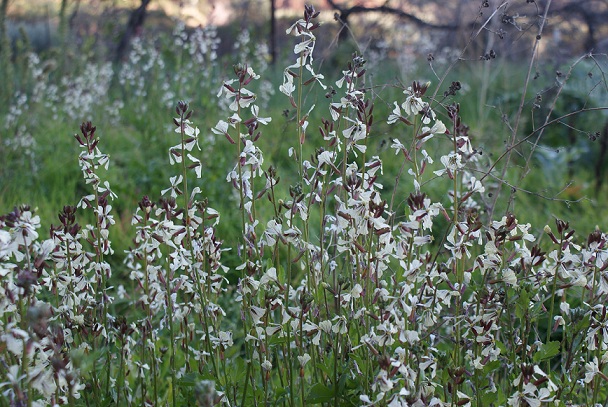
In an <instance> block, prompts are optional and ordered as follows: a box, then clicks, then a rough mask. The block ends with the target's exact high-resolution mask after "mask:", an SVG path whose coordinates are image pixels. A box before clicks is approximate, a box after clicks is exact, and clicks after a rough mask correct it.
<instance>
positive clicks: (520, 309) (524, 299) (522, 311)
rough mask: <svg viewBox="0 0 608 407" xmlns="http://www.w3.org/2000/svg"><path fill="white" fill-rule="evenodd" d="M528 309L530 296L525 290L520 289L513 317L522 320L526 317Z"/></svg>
mask: <svg viewBox="0 0 608 407" xmlns="http://www.w3.org/2000/svg"><path fill="white" fill-rule="evenodd" d="M529 309H530V294H529V293H528V291H527V290H526V289H525V288H522V290H521V292H520V293H519V298H518V299H517V304H515V315H516V316H517V318H519V319H520V320H523V319H524V318H525V317H526V316H527V315H528V310H529Z"/></svg>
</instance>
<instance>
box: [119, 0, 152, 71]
mask: <svg viewBox="0 0 608 407" xmlns="http://www.w3.org/2000/svg"><path fill="white" fill-rule="evenodd" d="M150 1H151V0H141V4H140V6H139V7H138V8H136V9H135V10H133V11H132V12H131V15H130V16H129V21H128V22H127V27H126V29H125V33H124V34H123V36H122V38H121V39H120V42H119V43H118V47H117V48H116V60H117V61H120V60H121V59H123V57H124V56H125V54H126V52H127V50H128V48H129V44H130V43H131V38H132V37H133V35H134V34H135V33H136V32H137V30H138V29H139V28H140V27H141V26H143V25H144V21H145V19H146V9H147V8H148V5H149V4H150Z"/></svg>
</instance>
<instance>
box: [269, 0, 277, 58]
mask: <svg viewBox="0 0 608 407" xmlns="http://www.w3.org/2000/svg"><path fill="white" fill-rule="evenodd" d="M276 9H277V0H270V63H271V64H272V65H274V63H275V62H276V60H277V43H276V36H277V35H276V29H277V18H276V15H275V12H276Z"/></svg>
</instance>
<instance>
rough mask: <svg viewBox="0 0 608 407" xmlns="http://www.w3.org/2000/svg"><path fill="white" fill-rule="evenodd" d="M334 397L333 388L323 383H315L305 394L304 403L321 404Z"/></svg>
mask: <svg viewBox="0 0 608 407" xmlns="http://www.w3.org/2000/svg"><path fill="white" fill-rule="evenodd" d="M333 398H334V391H333V389H331V388H329V387H327V386H326V385H324V384H321V383H317V384H315V385H314V386H312V387H311V389H310V391H309V392H308V396H306V403H310V404H321V403H328V402H330V401H331V400H333Z"/></svg>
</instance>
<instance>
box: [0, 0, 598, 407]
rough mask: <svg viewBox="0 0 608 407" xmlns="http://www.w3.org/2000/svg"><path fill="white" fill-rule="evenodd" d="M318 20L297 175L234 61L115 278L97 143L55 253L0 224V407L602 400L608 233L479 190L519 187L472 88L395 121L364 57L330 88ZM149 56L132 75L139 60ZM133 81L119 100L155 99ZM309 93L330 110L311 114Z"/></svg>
mask: <svg viewBox="0 0 608 407" xmlns="http://www.w3.org/2000/svg"><path fill="white" fill-rule="evenodd" d="M501 7H502V6H501ZM495 14H496V13H494V14H492V17H490V18H493V16H494V15H495ZM318 16H319V13H318V12H317V11H316V10H315V9H314V8H313V7H311V6H306V8H305V11H304V16H303V18H302V19H300V20H298V21H297V22H296V23H295V24H294V25H293V26H291V27H290V28H289V29H288V30H287V34H293V35H295V36H296V37H297V40H298V42H297V43H296V44H295V46H294V54H295V55H296V61H295V62H294V63H292V64H290V65H288V66H287V68H285V69H284V70H283V75H282V83H281V84H280V85H279V91H280V92H281V93H283V94H284V95H285V96H287V99H286V100H287V102H288V106H289V107H290V108H288V109H287V116H288V119H289V118H293V119H294V120H288V121H287V126H286V127H285V128H284V133H285V134H284V136H285V137H286V138H287V139H288V140H289V145H288V147H287V148H286V149H285V151H282V153H283V154H285V155H286V156H288V157H290V161H289V162H290V163H291V164H292V165H293V168H278V167H277V166H275V165H271V164H268V162H269V161H272V160H274V159H275V158H274V157H272V159H268V158H267V157H265V155H264V151H263V147H264V146H265V145H268V142H266V140H265V137H266V135H267V134H268V133H270V130H271V126H274V125H275V123H276V122H277V121H279V120H280V118H279V117H272V116H271V115H270V113H266V112H265V107H264V106H263V105H261V104H260V103H259V100H260V98H259V97H258V95H257V94H256V92H255V89H256V87H255V85H256V83H258V81H260V80H262V78H261V75H260V74H259V73H257V71H256V69H255V67H254V66H253V64H249V63H248V62H247V61H239V62H238V63H236V64H235V65H234V66H233V70H232V73H231V75H233V76H232V77H231V78H227V79H225V80H224V81H223V82H222V83H221V86H220V90H219V92H218V93H217V97H218V99H219V100H218V105H219V106H220V108H221V109H222V111H223V113H222V115H223V116H222V117H221V118H219V119H218V117H213V123H214V124H213V125H211V126H209V127H210V128H209V129H206V128H203V129H199V128H198V127H197V126H196V125H195V124H194V122H195V121H198V120H199V117H200V115H199V113H197V112H193V110H192V109H191V105H190V104H189V103H187V102H184V101H180V102H178V103H177V105H176V106H175V111H174V113H175V114H174V117H173V121H172V130H171V131H170V132H167V134H166V137H167V139H169V140H170V142H169V143H168V144H167V145H168V147H167V150H166V152H165V154H166V155H165V158H168V160H167V162H166V163H165V165H166V167H167V168H168V169H169V170H168V173H169V174H170V175H168V176H167V177H166V179H165V183H166V184H165V186H164V187H163V188H159V190H158V191H156V193H158V194H159V196H158V199H153V198H150V196H149V195H146V196H143V197H142V198H141V199H140V201H139V202H138V204H137V208H135V213H134V214H133V216H132V217H131V225H132V227H133V231H134V236H133V239H132V241H131V245H130V247H129V249H128V250H126V252H125V253H120V254H121V255H123V257H122V259H124V260H123V262H122V263H118V262H114V261H113V260H114V259H115V258H116V257H117V253H114V246H113V245H112V241H111V237H112V236H113V235H112V233H114V231H113V230H114V228H115V226H114V225H115V224H116V221H117V220H116V219H115V218H114V216H115V215H114V213H115V210H114V208H113V202H114V200H117V198H118V197H117V196H116V194H115V193H114V192H113V191H112V189H111V187H110V183H109V181H108V180H106V179H105V178H104V175H105V170H106V169H107V168H108V166H109V162H110V157H109V156H108V155H107V154H105V153H103V152H102V150H101V147H100V145H102V141H103V140H102V139H101V138H99V137H98V136H97V133H96V132H97V128H96V127H94V126H93V125H92V124H91V123H90V122H84V123H83V124H82V126H81V128H80V134H78V135H76V140H77V142H78V144H79V147H80V148H81V153H80V155H79V157H78V165H79V166H80V169H81V172H82V177H83V181H84V187H86V188H87V192H86V194H85V195H84V196H83V197H82V198H81V199H80V201H79V202H78V203H77V204H76V205H73V206H71V205H66V206H64V207H63V209H62V210H61V212H60V213H59V216H58V219H59V222H60V223H59V225H57V226H53V227H52V228H51V231H50V237H49V238H48V239H46V240H43V239H42V238H41V233H40V231H39V230H40V228H41V227H40V219H39V218H38V217H37V215H36V214H35V211H34V210H33V209H32V208H30V207H27V206H21V207H18V208H15V209H14V210H13V211H12V212H10V213H8V214H6V215H3V216H1V217H0V365H2V367H3V369H0V392H1V393H2V396H3V399H2V400H0V405H28V406H29V405H35V406H37V405H56V404H57V405H92V404H99V403H101V404H103V405H105V404H107V405H109V404H115V405H129V406H130V405H143V406H154V405H161V404H162V405H172V406H178V405H204V406H210V405H230V406H247V405H288V406H296V405H304V404H321V405H325V406H329V405H333V406H338V405H360V406H391V407H393V406H448V405H449V406H478V407H480V406H489V405H496V406H514V407H515V406H522V407H523V406H542V405H556V406H562V405H563V406H565V405H573V404H579V405H601V402H602V401H603V400H605V399H606V398H607V397H608V393H607V391H606V388H607V386H606V383H605V382H606V381H608V366H607V365H608V313H607V311H606V302H607V301H606V300H607V295H608V271H607V270H608V247H607V246H606V234H605V233H604V232H602V231H601V230H600V229H599V228H598V229H596V230H594V231H593V232H592V233H591V234H589V236H588V237H587V239H586V240H583V241H580V239H579V238H578V236H577V235H576V233H575V232H574V230H572V228H571V226H570V224H569V223H568V222H567V221H565V220H560V219H558V220H556V221H555V224H554V225H550V226H544V227H540V228H539V227H536V228H535V227H533V226H532V225H531V224H528V223H525V222H522V221H520V220H518V218H517V216H516V214H514V213H511V212H506V213H504V214H501V215H500V216H496V217H494V216H492V217H488V214H490V213H498V212H497V211H496V212H495V210H496V208H495V207H489V205H491V202H488V201H487V200H486V195H485V192H486V188H487V187H488V185H487V184H488V183H486V182H485V180H486V179H488V178H492V177H493V176H494V177H496V178H498V181H501V180H503V178H501V175H500V174H497V173H496V171H495V170H494V169H495V168H496V166H495V165H492V166H491V167H490V169H489V170H488V169H487V167H484V165H485V163H484V162H482V157H481V156H480V154H479V152H478V150H477V147H476V140H475V137H474V131H473V130H471V129H470V128H469V126H468V125H467V124H466V123H465V120H466V118H465V114H464V109H462V108H461V106H460V105H459V103H458V95H459V91H460V90H461V88H462V86H461V83H460V82H458V81H454V82H452V83H451V84H450V85H448V88H447V89H445V90H444V92H443V98H438V97H437V95H439V94H441V91H440V89H439V87H438V88H437V89H436V90H435V91H432V88H431V87H432V86H433V84H432V83H431V82H426V81H412V82H411V84H409V85H408V86H401V87H400V92H399V94H398V96H397V98H396V100H386V99H384V98H382V97H381V96H380V95H379V94H378V93H377V92H376V90H377V88H376V87H373V86H370V85H369V82H368V81H367V74H368V72H367V61H366V59H365V57H364V56H363V55H360V54H359V53H353V54H352V57H351V59H350V61H348V62H347V63H346V64H345V67H344V69H343V70H341V73H340V74H339V76H338V79H337V81H335V82H334V83H333V84H331V85H330V84H329V82H328V81H326V79H325V76H324V75H322V74H320V73H318V72H317V70H318V68H317V66H316V64H315V59H314V58H313V54H314V49H315V42H316V36H315V31H316V29H317V28H318V27H319V23H318V22H317V18H318ZM192 35H193V36H203V37H205V38H207V40H205V41H202V40H200V41H201V42H197V44H198V46H199V48H200V49H199V48H196V46H194V45H193V47H195V48H196V50H195V51H193V49H194V48H192V49H190V48H187V47H186V44H187V40H188V35H187V33H186V32H185V31H184V29H183V28H179V29H178V30H177V31H176V33H175V38H174V40H175V41H179V46H180V47H182V48H183V47H186V49H190V51H189V52H190V54H191V56H192V57H193V58H194V60H197V61H199V62H201V63H202V62H205V61H206V62H207V63H210V64H211V62H212V61H213V60H215V54H214V52H215V48H214V47H215V46H216V45H214V44H216V43H215V41H214V40H210V39H209V38H214V35H213V34H212V33H210V32H207V33H206V34H205V35H203V34H202V32H200V31H196V32H195V33H194V34H192ZM197 41H199V40H197ZM207 41H208V42H207ZM240 41H241V42H243V43H245V42H247V41H248V38H247V37H246V36H244V35H243V36H241V37H240ZM203 44H206V46H208V47H207V48H204V49H203V48H202V45H203ZM140 45H141V44H136V46H135V50H134V54H133V55H132V56H131V59H130V62H128V63H127V64H126V65H125V67H127V68H125V69H134V67H135V66H137V65H138V64H137V58H140V57H141V58H143V53H144V48H143V47H141V48H140ZM139 53H142V55H139ZM184 55H185V54H184ZM203 55H204V56H205V57H203ZM241 55H243V56H244V55H246V54H245V53H243V54H241ZM148 57H149V58H150V59H149V63H148V64H147V66H148V68H146V69H144V71H145V72H146V73H150V71H149V70H151V71H154V70H158V71H159V72H160V71H162V70H163V69H166V66H167V65H166V64H164V63H162V62H160V61H162V58H161V56H160V54H159V53H156V51H154V52H153V53H152V54H151V55H149V56H148ZM197 58H202V59H200V60H199V59H197ZM183 63H184V64H185V65H187V64H188V63H189V62H188V61H183ZM150 75H153V73H150ZM137 77H138V76H137V75H133V72H129V71H124V72H122V73H121V74H120V76H119V78H118V80H119V81H122V82H121V83H124V84H128V85H129V86H132V87H133V88H132V89H133V90H134V91H135V92H136V93H137V98H138V99H140V100H143V99H145V97H146V94H145V93H144V92H145V90H144V89H145V87H144V86H143V85H142V84H141V83H139V82H138V81H137ZM182 80H184V78H180V79H179V80H178V81H177V82H175V83H178V84H182V85H184V84H186V83H187V81H185V82H182ZM180 86H181V85H180ZM180 86H177V88H176V89H180ZM184 86H185V85H184ZM313 87H315V88H316V87H318V88H319V89H317V90H318V91H319V92H320V93H324V94H325V95H324V96H325V98H320V100H315V103H314V104H311V103H309V102H308V100H307V98H306V95H307V94H313V92H312V91H311V89H313ZM137 89H139V90H137ZM206 90H207V89H205V91H206ZM165 102H166V101H163V103H165ZM87 106H90V105H87ZM142 109H143V110H141V111H142V112H143V111H146V110H145V109H144V108H142ZM290 109H294V110H290ZM219 110H220V109H217V110H213V109H212V110H210V111H211V112H216V111H219ZM319 112H321V113H320V115H321V116H323V117H321V118H320V119H318V122H314V121H315V120H317V119H316V118H317V117H319ZM208 113H209V112H203V114H202V115H203V116H204V115H206V114H208ZM205 120H207V118H205ZM166 122H167V123H170V118H169V117H168V118H167V120H166ZM313 127H316V129H315V131H314V133H316V131H317V130H318V132H319V133H320V136H316V137H315V136H313V134H312V133H313V132H312V131H311V129H312V128H313ZM380 128H387V129H389V130H388V133H389V134H390V142H389V143H388V147H389V148H388V149H387V150H386V151H384V152H382V151H379V150H377V149H375V148H374V146H375V145H376V143H377V139H378V138H379V137H378V136H379V133H380V130H379V129H380ZM104 131H105V130H104ZM210 140H214V142H215V143H216V144H215V145H216V146H217V147H218V148H221V149H222V150H225V151H228V152H229V153H228V155H229V156H231V158H232V161H231V162H230V163H229V164H228V165H226V167H225V174H226V175H225V178H224V180H225V184H227V185H228V187H229V188H231V193H230V196H229V197H227V199H225V200H224V201H223V202H224V204H223V205H222V210H221V214H222V217H221V219H222V223H223V222H227V221H231V222H232V223H234V224H236V225H237V226H236V227H237V229H238V230H239V234H238V236H237V238H236V239H231V237H230V235H229V234H226V235H225V236H222V229H221V228H220V226H221V224H220V211H218V210H216V209H213V207H212V202H211V199H210V198H209V197H208V196H207V192H208V189H209V187H210V181H209V180H208V178H209V177H210V176H211V174H209V171H208V169H209V168H210V167H211V165H212V164H213V163H212V162H211V156H210V155H209V153H205V152H204V151H201V150H203V149H205V148H206V147H208V146H209V144H207V143H208V142H209V141H210ZM315 143H320V144H315ZM377 151H378V152H377ZM499 159H500V158H499ZM395 162H396V163H397V165H394V164H395ZM388 163H390V164H393V165H390V166H389V165H387V164H388ZM74 165H76V164H74ZM387 168H398V172H397V174H390V175H389V174H385V171H386V170H387ZM391 177H393V178H391ZM294 178H295V182H293V183H292V184H290V185H284V184H285V183H286V181H285V180H292V179H294ZM434 185H440V189H437V188H433V186H434ZM437 191H440V192H439V193H438V192H437ZM490 201H491V200H490ZM230 205H231V206H230ZM87 212H88V213H89V217H88V219H92V220H93V221H92V222H88V221H87V215H86V213H87ZM81 219H82V221H81ZM227 219H228V220H227ZM81 224H82V225H83V226H81ZM113 226H114V227H113Z"/></svg>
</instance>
